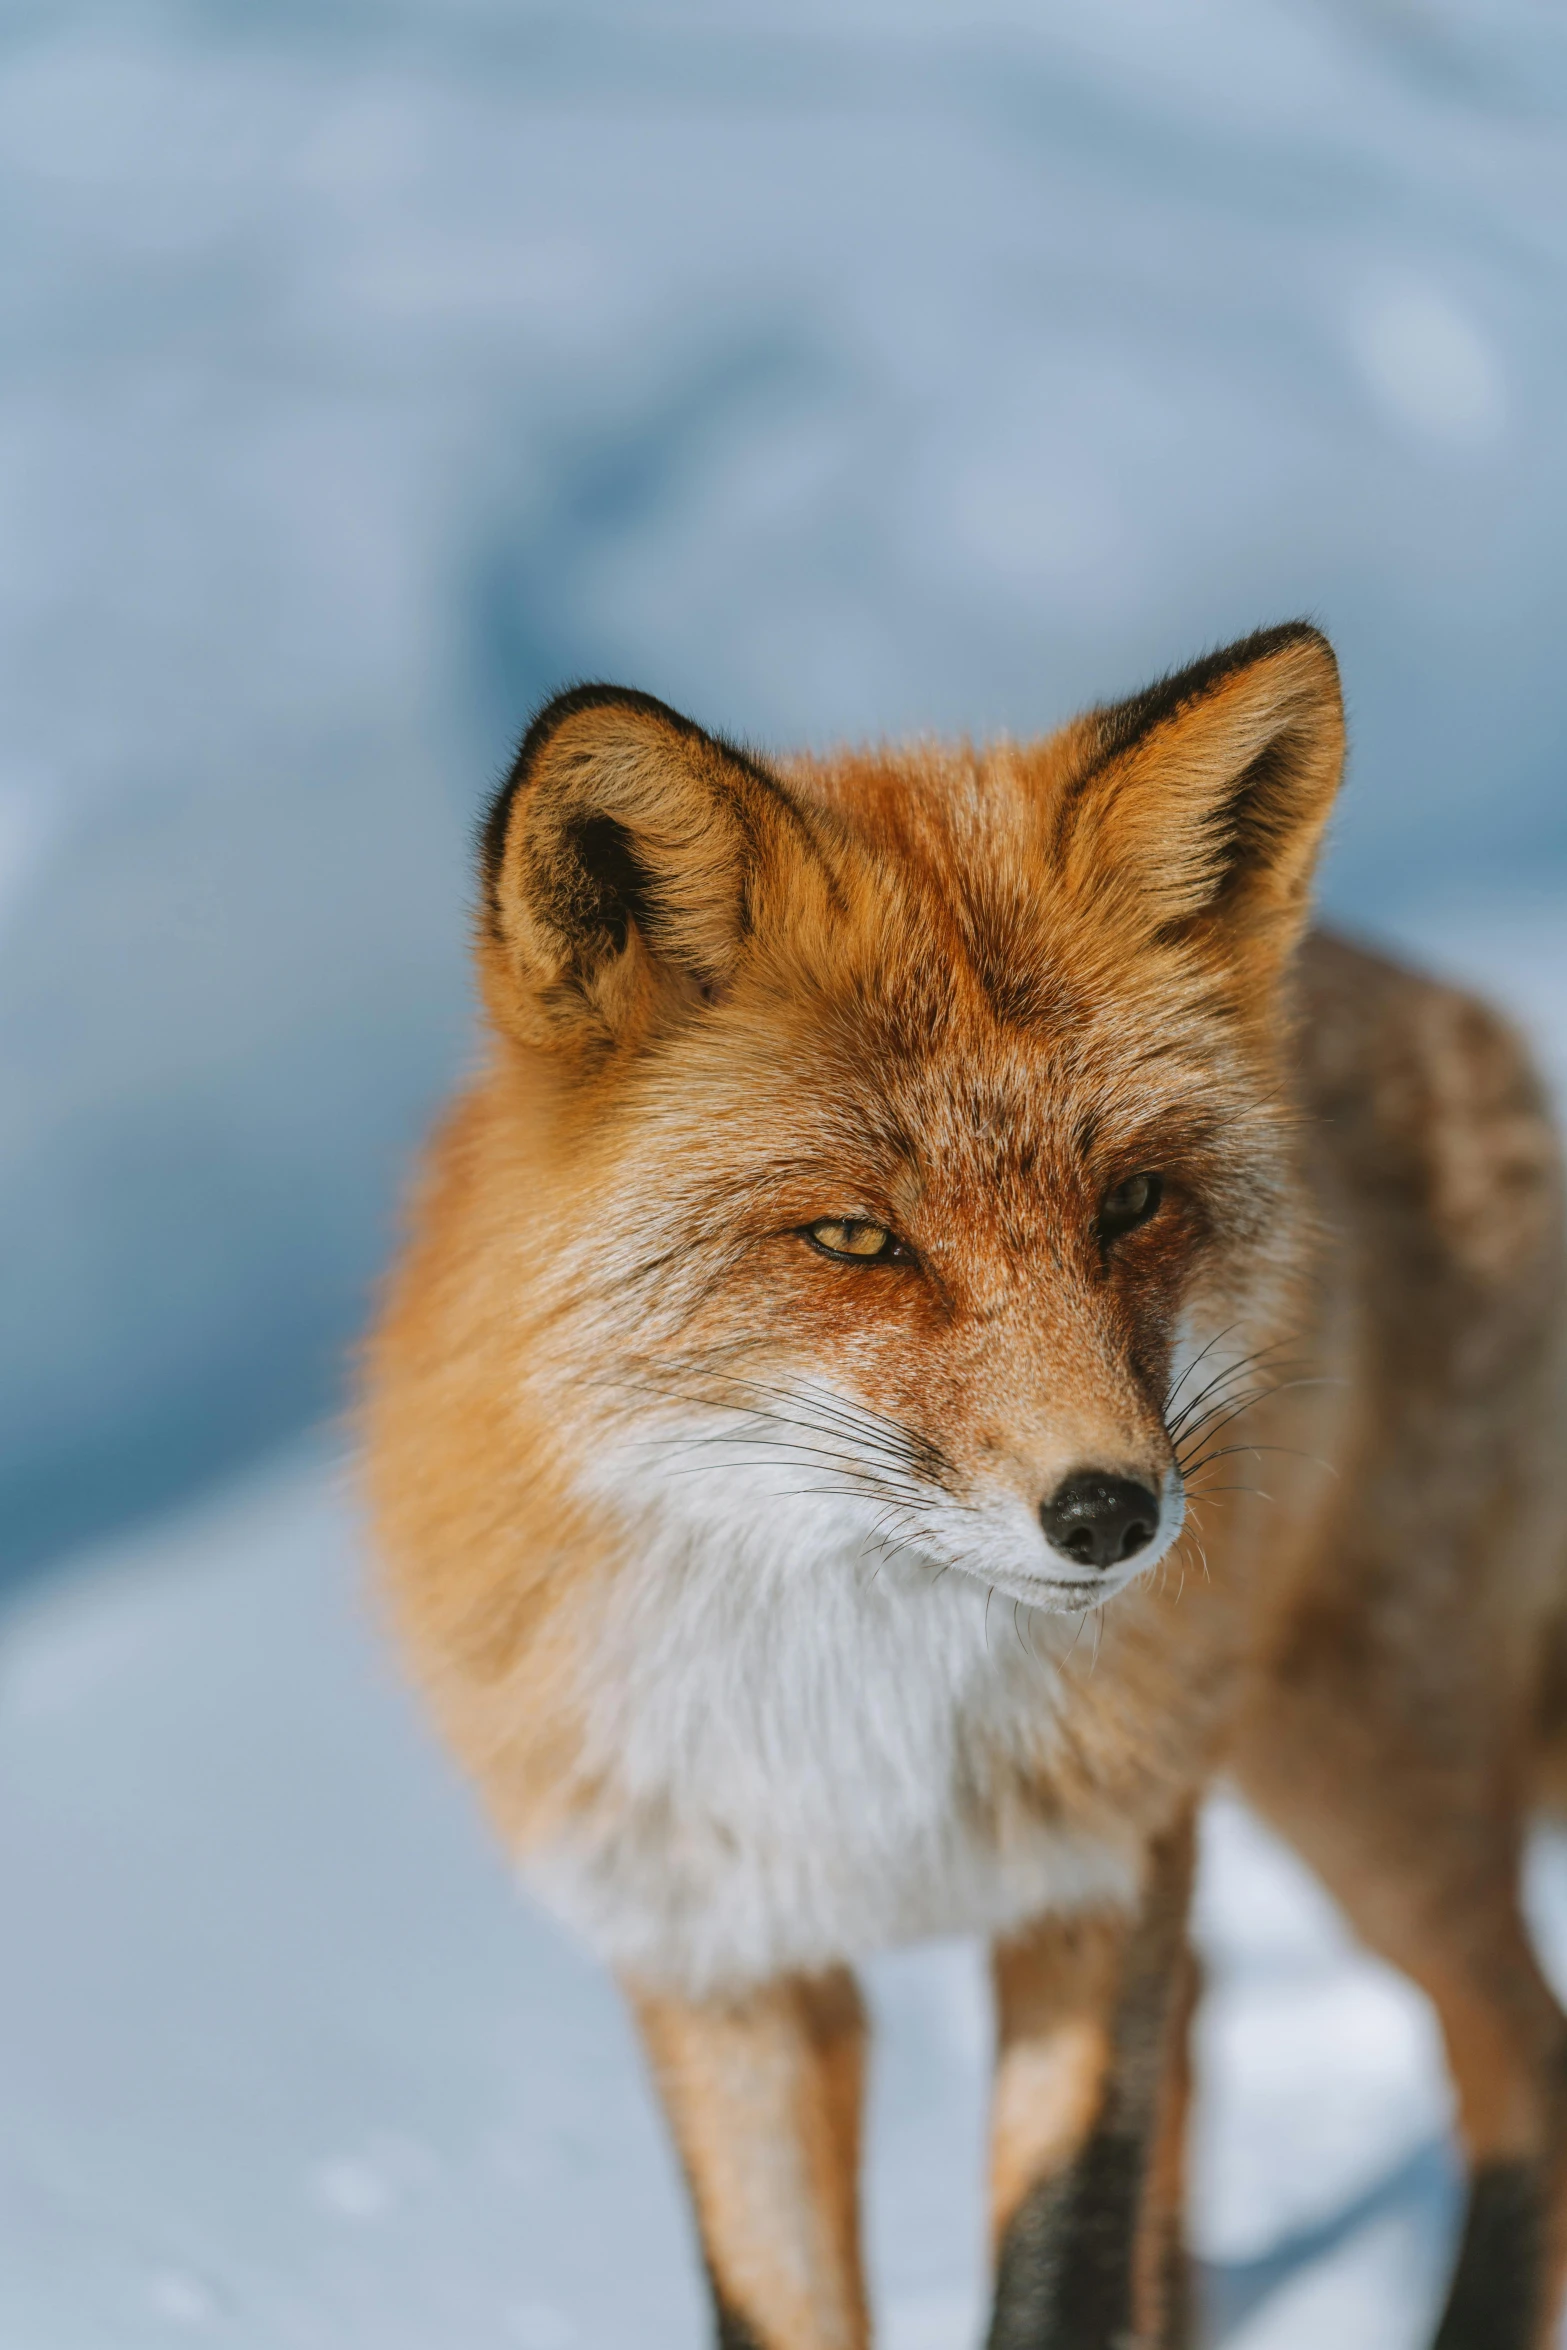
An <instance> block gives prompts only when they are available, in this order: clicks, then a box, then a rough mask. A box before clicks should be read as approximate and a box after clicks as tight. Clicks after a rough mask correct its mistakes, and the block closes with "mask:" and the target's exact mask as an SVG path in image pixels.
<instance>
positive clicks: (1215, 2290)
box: [0, 905, 1567, 2350]
mask: <svg viewBox="0 0 1567 2350" xmlns="http://www.w3.org/2000/svg"><path fill="white" fill-rule="evenodd" d="M1411 943H1414V944H1416V945H1419V944H1421V943H1422V941H1421V939H1420V938H1418V937H1417V938H1414V939H1413V940H1412V941H1411ZM1424 943H1426V945H1427V946H1428V947H1434V948H1436V949H1437V950H1439V951H1442V952H1443V953H1444V956H1445V959H1446V960H1447V962H1448V963H1449V964H1450V965H1452V966H1456V967H1458V968H1460V969H1465V970H1467V971H1469V972H1471V973H1475V974H1481V975H1486V976H1488V977H1489V979H1490V982H1491V984H1492V985H1493V986H1494V987H1495V988H1496V989H1497V990H1498V991H1499V992H1501V993H1503V994H1504V995H1510V996H1511V997H1512V998H1513V1000H1514V1001H1515V1002H1517V1003H1518V1004H1519V1006H1520V1008H1521V1009H1523V1010H1524V1011H1525V1012H1526V1013H1527V1014H1528V1015H1529V1016H1530V1018H1531V1020H1532V1022H1533V1024H1534V1025H1535V1027H1536V1030H1537V1033H1538V1034H1539V1036H1540V1039H1541V1042H1542V1045H1543V1046H1544V1048H1545V1050H1546V1055H1547V1058H1548V1059H1549V1060H1550V1062H1551V1064H1552V1066H1553V1067H1554V1068H1555V1069H1556V1071H1557V1073H1558V1081H1559V1082H1560V1080H1561V1079H1562V1078H1564V1077H1567V1050H1564V1048H1567V917H1564V909H1563V908H1562V907H1561V906H1560V905H1557V906H1555V907H1551V906H1547V905H1542V906H1541V907H1540V908H1538V909H1537V911H1536V914H1535V916H1534V918H1533V920H1532V922H1531V921H1530V920H1526V919H1523V918H1518V917H1515V918H1514V919H1512V920H1510V921H1509V922H1508V923H1506V924H1505V925H1498V924H1496V923H1494V922H1480V921H1475V920H1471V921H1470V922H1469V924H1468V925H1467V927H1466V926H1465V925H1464V924H1462V923H1461V922H1460V921H1459V919H1458V917H1457V916H1456V915H1451V916H1443V917H1439V918H1433V920H1432V921H1431V922H1430V923H1429V924H1428V925H1427V928H1426V933H1425V941H1424ZM0 1882H3V1883H4V1885H5V1887H6V1893H7V1925H6V1931H5V1934H4V1936H3V1937H0V2080H3V2081H4V2083H5V2095H4V2099H3V2101H0V2342H3V2343H4V2344H6V2345H7V2346H8V2350H9V2346H10V2345H13V2344H14V2345H15V2346H16V2350H144V2346H145V2350H155V2346H157V2345H164V2344H171V2343H174V2342H179V2341H210V2342H211V2343H212V2344H213V2345H214V2346H215V2350H216V2346H218V2345H225V2346H229V2345H231V2346H233V2350H456V2346H460V2350H488V2346H489V2345H492V2344H493V2345H494V2346H495V2350H504V2346H510V2350H665V2346H666V2345H667V2346H668V2350H676V2346H677V2345H691V2344H693V2343H695V2342H697V2341H699V2340H701V2339H702V2338H703V2335H702V2325H703V2317H702V2304H701V2300H700V2294H699V2289H698V2279H697V2272H696V2268H695V2263H694V2260H693V2257H692V2252H691V2245H690V2239H689V2235H688V2232H687V2227H686V2222H685V2218H684V2214H683V2211H682V2207H681V2204H680V2200H679V2196H678V2192H677V2188H676V2183H675V2180H674V2177H673V2175H672V2169H671V2164H670V2160H669V2156H668V2153H667V2151H666V2149H665V2147H664V2145H663V2143H662V2140H661V2138H660V2135H659V2131H658V2127H657V2124H656V2121H655V2118H654V2116H653V2113H652V2111H651V2109H650V2105H649V2101H648V2097H647V2094H646V2091H645V2088H644V2085H643V2082H642V2079H641V2076H640V2072H639V2069H638V2064H637V2061H636V2057H635V2054H634V2051H633V2048H632V2045H631V2042H630V2039H629V2036H628V2033H627V2029H626V2026H625V2023H624V2020H623V2019H622V2017H621V2015H620V2013H619V2010H618V2008H617V2005H616V2002H615V1999H614V1997H613V1996H612V1993H611V1991H610V1989H609V1987H608V1985H607V1984H606V1982H605V1981H604V1980H603V1979H602V1978H601V1977H600V1975H599V1974H598V1973H597V1972H596V1970H595V1969H594V1968H593V1967H592V1966H591V1965H589V1964H588V1963H586V1962H585V1961H584V1960H583V1959H582V1958H581V1957H580V1956H579V1955H578V1954H577V1953H576V1952H575V1951H573V1950H572V1949H571V1948H569V1947H568V1946H567V1945H566V1944H565V1943H564V1942H563V1941H562V1940H561V1938H560V1937H559V1936H558V1935H557V1933H556V1932H555V1931H554V1929H553V1928H551V1927H550V1926H549V1925H547V1924H545V1923H544V1922H542V1921H541V1920H540V1919H539V1918H537V1917H536V1916H534V1915H532V1914H531V1913H530V1912H529V1910H528V1909H527V1908H526V1907H525V1906H524V1904H523V1903H522V1901H521V1899H520V1897H519V1896H517V1895H516V1894H515V1892H514V1890H513V1888H512V1885H511V1883H510V1881H509V1879H508V1876H507V1873H506V1871H505V1869H504V1868H503V1866H502V1863H501V1860H500V1857H499V1854H498V1853H497V1852H496V1850H495V1849H494V1848H493V1847H492V1846H491V1844H490V1842H489V1841H488V1838H487V1836H486V1834H485V1832H484V1830H483V1829H482V1827H481V1825H480V1822H479V1819H478V1817H477V1814H476V1811H475V1808H474V1807H473V1805H472V1803H471V1802H470V1799H469V1797H468V1795H467V1793H466V1791H465V1790H464V1789H463V1788H462V1787H460V1786H459V1785H458V1784H456V1782H455V1780H454V1778H453V1776H452V1774H451V1773H450V1771H449V1770H448V1768H447V1766H446V1764H445V1762H444V1761H443V1759H442V1758H441V1757H440V1756H439V1755H438V1754H437V1752H436V1751H435V1749H434V1747H433V1746H432V1744H431V1742H430V1741H429V1739H428V1738H427V1737H426V1735H425V1733H424V1731H423V1729H422V1727H421V1725H420V1723H419V1721H418V1719H417V1716H416V1713H415V1710H414V1708H413V1706H412V1704H411V1703H410V1701H409V1700H408V1698H407V1697H406V1695H405V1693H404V1691H403V1690H402V1688H401V1686H400V1685H399V1683H398V1680H397V1677H396V1673H395V1670H394V1668H393V1665H392V1663H391V1661H390V1658H389V1656H388V1654H387V1653H386V1652H385V1650H384V1649H383V1647H382V1645H381V1642H380V1639H379V1636H378V1634H377V1631H376V1628H375V1623H374V1617H373V1611H372V1609H371V1608H370V1607H369V1605H368V1604H367V1600H366V1595H365V1588H364V1579H363V1571H362V1562H361V1558H360V1547H359V1539H358V1531H357V1527H356V1523H355V1516H354V1511H353V1508H352V1505H351V1500H350V1498H349V1488H348V1483H347V1479H346V1476H345V1473H344V1472H343V1470H342V1468H341V1467H340V1466H339V1465H338V1464H337V1463H336V1462H334V1461H333V1460H332V1459H331V1458H330V1457H329V1456H328V1455H327V1454H326V1453H325V1452H324V1450H316V1451H309V1450H306V1451H302V1452H297V1453H294V1454H292V1455H290V1456H289V1457H287V1458H285V1459H283V1460H282V1461H280V1462H279V1463H277V1464H275V1465H274V1467H273V1468H272V1469H271V1470H270V1471H268V1472H265V1473H257V1474H255V1475H253V1476H252V1477H251V1478H249V1479H248V1480H246V1481H245V1482H243V1483H241V1484H239V1485H237V1486H235V1487H233V1488H231V1489H230V1490H229V1491H227V1492H226V1493H224V1494H221V1495H219V1496H217V1497H214V1498H212V1499H211V1500H209V1501H208V1502H207V1503H205V1504H204V1505H203V1506H201V1507H200V1508H198V1509H195V1510H191V1511H187V1512H186V1513H184V1514H182V1515H181V1516H179V1517H176V1518H174V1519H171V1520H170V1521H168V1522H166V1523H165V1524H163V1525H161V1526H158V1527H156V1528H153V1529H150V1530H148V1531H146V1532H144V1533H142V1534H140V1535H138V1536H136V1537H135V1538H133V1539H121V1540H120V1541H119V1542H117V1543H115V1544H113V1545H110V1546H109V1547H107V1548H106V1549H104V1550H101V1551H99V1552H97V1553H95V1554H92V1555H89V1556H87V1557H84V1558H82V1559H81V1560H80V1561H79V1562H78V1563H77V1564H76V1566H75V1567H74V1569H73V1570H72V1571H70V1572H69V1573H66V1574H64V1575H62V1576H60V1577H57V1578H56V1579H54V1580H53V1581H52V1582H50V1583H48V1584H46V1585H44V1586H42V1587H41V1588H40V1589H39V1590H37V1591H36V1592H35V1593H34V1594H33V1595H32V1596H31V1597H30V1598H28V1599H26V1600H25V1601H23V1602H22V1603H20V1604H19V1605H17V1606H16V1607H15V1608H14V1609H13V1611H12V1614H11V1616H10V1617H9V1619H8V1621H7V1625H6V1631H5V1638H4V1643H3V1647H0ZM1530 1891H1531V1899H1532V1902H1533V1906H1534V1911H1535V1914H1536V1917H1537V1919H1538V1921H1539V1924H1540V1929H1541V1933H1542V1938H1543V1941H1544V1945H1545V1947H1546V1949H1547V1950H1548V1952H1549V1953H1550V1954H1551V1955H1552V1957H1553V1960H1554V1962H1555V1964H1556V1967H1557V1971H1558V1973H1559V1974H1560V1975H1563V1976H1567V1845H1563V1844H1560V1843H1555V1842H1546V1841H1544V1840H1542V1842H1541V1844H1540V1846H1539V1849H1538V1850H1537V1852H1536V1854H1535V1856H1534V1862H1533V1866H1532V1876H1531V1888H1530ZM1200 1925H1201V1934H1202V1940H1203V1943H1204V1946H1205V1948H1206V1951H1207V1954H1208V1959H1209V1964H1210V1969H1211V1990H1210V1994H1209V1997H1208V2001H1207V2005H1206V2008H1205V2010H1204V2014H1203V2020H1202V2025H1201V2056H1202V2077H1203V2092H1202V2097H1201V2102H1200V2108H1199V2114H1198V2121H1197V2127H1196V2162H1195V2170H1196V2188H1195V2200H1194V2213H1193V2225H1194V2232H1195V2238H1196V2242H1197V2244H1198V2247H1199V2249H1200V2251H1201V2253H1202V2255H1203V2258H1204V2261H1205V2264H1206V2277H1207V2286H1208V2294H1209V2302H1210V2307H1211V2309H1212V2312H1213V2317H1214V2324H1215V2333H1216V2338H1217V2339H1220V2340H1223V2341H1224V2342H1226V2343H1227V2344H1230V2345H1232V2346H1233V2350H1320V2346H1321V2344H1322V2343H1323V2342H1324V2341H1329V2340H1331V2341H1332V2342H1333V2343H1334V2344H1335V2345H1336V2350H1405V2346H1406V2345H1407V2350H1420V2346H1421V2345H1422V2344H1423V2343H1424V2341H1425V2338H1426V2328H1427V2324H1428V2321H1429V2317H1430V2313H1431V2311H1432V2308H1433V2306H1434V2304H1435V2302H1436V2299H1437V2297H1438V2295H1439V2292H1440V2287H1441V2278H1442V2273H1443V2263H1444V2260H1445V2259H1446V2257H1447V2247H1448V2243H1449V2231H1450V2227H1451V2222H1452V2214H1453V2201H1454V2193H1455V2186H1454V2174H1453V2169H1452V2163H1451V2159H1450V2156H1449V2153H1448V2151H1447V2141H1446V2135H1445V2133H1446V2123H1447V2099H1446V2093H1445V2089H1444V2086H1443V2082H1442V2076H1441V2068H1440V2064H1439V2061H1438V2054H1437V2050H1436V2046H1435V2037H1434V2030H1433V2026H1432V2022H1431V2019H1430V2017H1429V2014H1428V2012H1427V2010H1426V2009H1425V2007H1424V2004H1423V2002H1422V2001H1421V2000H1420V1998H1419V1997H1418V1996H1417V1995H1416V1994H1415V1993H1414V1992H1413V1991H1412V1990H1411V1989H1409V1988H1408V1986H1406V1985H1405V1984H1404V1983H1402V1982H1401V1981H1400V1980H1398V1979H1397V1978H1395V1977H1394V1976H1392V1975H1390V1974H1389V1973H1388V1972H1387V1970H1385V1969H1384V1968H1382V1967H1381V1966H1379V1965H1377V1964H1375V1963H1374V1962H1372V1961H1371V1960H1369V1959H1368V1958H1366V1957H1365V1956H1364V1955H1363V1954H1361V1953H1360V1952H1358V1951H1357V1950H1356V1949H1355V1948H1353V1946H1352V1945H1351V1944H1350V1943H1349V1941H1348V1940H1347V1938H1346V1936H1345V1935H1344V1933H1343V1931H1342V1929H1341V1928H1340V1926H1339V1925H1338V1923H1337V1921H1336V1919H1335V1917H1334V1915H1333V1913H1332V1911H1331V1909H1330V1907H1329V1905H1328V1903H1327V1902H1326V1900H1325V1898H1324V1897H1323V1896H1322V1894H1321V1893H1320V1892H1319V1891H1318V1890H1317V1888H1316V1887H1315V1886H1314V1884H1313V1883H1312V1881H1311V1880H1310V1879H1309V1878H1308V1877H1307V1876H1306V1875H1305V1874H1304V1872H1303V1871H1302V1870H1301V1869H1300V1867H1299V1866H1298V1864H1297V1863H1295V1862H1294V1861H1293V1859H1292V1858H1291V1857H1290V1856H1289V1855H1288V1854H1287V1853H1285V1852H1284V1851H1283V1850H1282V1849H1281V1848H1279V1847H1278V1846H1277V1845H1276V1844H1275V1843H1273V1842H1272V1841H1271V1840H1270V1839H1269V1838H1268V1837H1267V1836H1265V1835H1264V1834H1263V1832H1262V1831H1261V1830H1260V1829H1259V1828H1258V1827H1257V1826H1256V1825H1255V1824H1254V1823H1253V1822H1252V1821H1250V1820H1249V1819H1248V1818H1247V1817H1246V1815H1245V1814H1244V1813H1243V1812H1242V1811H1241V1810H1240V1808H1239V1807H1238V1806H1237V1805H1235V1804H1234V1803H1233V1802H1230V1801H1227V1800H1223V1799H1221V1800H1219V1801H1218V1802H1216V1803H1215V1804H1214V1806H1213V1807H1212V1810H1211V1812H1210V1815H1209V1818H1208V1822H1207V1835H1206V1848H1205V1863H1204V1875H1203V1883H1202V1892H1201V1900H1200ZM872 1987H873V1995H874V2002H875V2007H876V2013H877V2019H878V2024H879V2027H880V2041H879V2053H878V2057H877V2066H876V2072H875V2085H874V2097H873V2110H874V2120H873V2129H872V2140H873V2156H872V2172H871V2192H870V2213H869V2232H870V2240H871V2246H872V2255H873V2260H874V2267H875V2276H876V2284H877V2291H878V2297H879V2303H880V2307H881V2310H882V2313H883V2321H884V2337H883V2338H884V2340H885V2342H886V2344H887V2345H888V2346H889V2350H963V2346H964V2345H966V2344H969V2343H972V2342H973V2341H974V2339H975V2338H976V2328H977V2326H978V2323H979V2311H980V2306H981V2297H982V2290H983V2288H982V2279H981V2254H980V2227H981V2216H980V2205H979V2184H980V2173H981V2161H982V2152H981V2148H982V2132H983V2068H984V2059H985V2049H986V2040H987V2032H988V2021H987V2015H986V2008H985V2000H984V1995H983V1987H982V1975H981V1971H980V1965H979V1960H978V1955H977V1953H976V1952H974V1951H973V1950H971V1949H968V1948H965V1947H959V1946H951V1947H948V1946H942V1947H936V1948H932V1949H925V1950H916V1951H910V1952H904V1953H899V1954H896V1955H895V1956H892V1957H890V1958H888V1959H886V1960H884V1961H883V1962H881V1963H880V1964H879V1965H878V1966H877V1967H876V1968H875V1969H874V1970H873V1975H872Z"/></svg>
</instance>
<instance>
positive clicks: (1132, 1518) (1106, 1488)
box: [1039, 1469, 1159, 1567]
mask: <svg viewBox="0 0 1567 2350" xmlns="http://www.w3.org/2000/svg"><path fill="white" fill-rule="evenodd" d="M1039 1522H1040V1524H1041V1525H1042V1526H1043V1527H1044V1529H1045V1539H1046V1540H1047V1541H1048V1543H1049V1544H1050V1547H1051V1548H1052V1550H1058V1551H1060V1553H1061V1555H1062V1557H1063V1558H1069V1559H1073V1560H1075V1561H1076V1563H1077V1565H1079V1566H1080V1567H1115V1566H1119V1565H1120V1564H1121V1562H1122V1560H1123V1559H1132V1558H1136V1556H1137V1554H1138V1552H1139V1551H1140V1550H1146V1549H1147V1547H1148V1545H1149V1543H1150V1542H1152V1540H1153V1538H1154V1531H1155V1529H1156V1527H1157V1526H1158V1523H1159V1504H1158V1502H1157V1500H1156V1499H1155V1498H1154V1496H1153V1495H1152V1494H1151V1493H1150V1492H1149V1490H1148V1488H1147V1486H1146V1485H1136V1484H1134V1483H1133V1482H1132V1480H1131V1478H1130V1477H1110V1476H1107V1475H1106V1474H1105V1472H1104V1471H1103V1470H1102V1469H1079V1470H1078V1472H1077V1474H1076V1476H1074V1477H1068V1478H1067V1480H1066V1482H1065V1483H1064V1484H1063V1485H1061V1486H1060V1487H1059V1488H1058V1489H1057V1491H1056V1492H1055V1494H1054V1495H1053V1496H1052V1497H1051V1499H1050V1500H1049V1501H1047V1502H1046V1503H1045V1505H1044V1507H1043V1509H1042V1510H1041V1511H1040V1513H1039Z"/></svg>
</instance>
